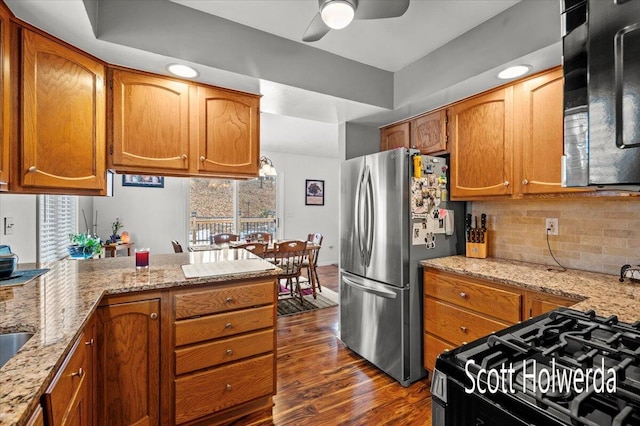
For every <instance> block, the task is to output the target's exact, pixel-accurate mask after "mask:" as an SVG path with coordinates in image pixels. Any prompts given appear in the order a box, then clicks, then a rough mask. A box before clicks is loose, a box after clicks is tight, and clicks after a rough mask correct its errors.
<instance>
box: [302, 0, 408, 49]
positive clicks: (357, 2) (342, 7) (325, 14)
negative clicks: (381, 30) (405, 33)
mask: <svg viewBox="0 0 640 426" xmlns="http://www.w3.org/2000/svg"><path fill="white" fill-rule="evenodd" d="M318 5H319V6H320V11H319V12H318V13H316V16H314V17H313V19H312V20H311V23H310V24H309V26H308V27H307V29H306V31H305V32H304V35H303V36H302V41H306V42H310V41H318V40H320V39H321V38H322V37H324V36H325V34H327V33H328V32H329V31H330V30H331V29H335V30H339V29H341V28H344V27H346V26H347V25H349V24H350V23H351V21H352V20H354V19H382V18H396V17H398V16H402V15H403V14H404V13H405V12H406V11H407V9H408V8H409V0H318Z"/></svg>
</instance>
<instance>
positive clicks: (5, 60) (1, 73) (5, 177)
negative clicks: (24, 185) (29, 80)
mask: <svg viewBox="0 0 640 426" xmlns="http://www.w3.org/2000/svg"><path fill="white" fill-rule="evenodd" d="M10 15H11V13H10V12H9V10H8V9H7V8H6V6H5V5H4V3H1V4H0V191H6V190H7V189H8V184H9V125H10V123H11V121H10V119H9V114H10V111H11V109H10V104H9V100H10V99H11V94H10V84H9V60H10V46H11V45H10V38H11V34H10V21H9V18H10Z"/></svg>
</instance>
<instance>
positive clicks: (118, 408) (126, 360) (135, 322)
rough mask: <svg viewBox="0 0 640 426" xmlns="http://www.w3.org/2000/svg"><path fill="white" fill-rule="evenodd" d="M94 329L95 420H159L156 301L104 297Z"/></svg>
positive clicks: (150, 422) (147, 422)
mask: <svg viewBox="0 0 640 426" xmlns="http://www.w3.org/2000/svg"><path fill="white" fill-rule="evenodd" d="M137 297H138V298H140V297H141V296H137ZM142 297H144V296H142ZM147 297H148V296H147ZM97 328H98V336H99V338H98V342H97V347H98V356H97V360H98V368H99V374H98V383H97V386H96V392H97V397H98V400H97V409H98V413H97V414H98V415H97V423H98V424H117V425H133V424H135V425H150V426H152V425H158V424H160V345H161V338H160V299H159V298H152V299H147V300H135V299H132V300H131V301H121V302H120V303H113V301H110V300H109V299H107V300H106V301H104V302H103V303H102V306H100V307H98V311H97Z"/></svg>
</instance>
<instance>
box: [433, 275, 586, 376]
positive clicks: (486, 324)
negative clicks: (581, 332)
mask: <svg viewBox="0 0 640 426" xmlns="http://www.w3.org/2000/svg"><path fill="white" fill-rule="evenodd" d="M423 274H424V275H423V278H424V348H423V349H424V352H423V356H424V367H425V368H426V369H427V370H431V371H433V369H434V368H435V363H436V358H437V357H438V355H439V354H441V353H442V352H445V351H449V350H452V349H454V348H455V347H457V346H460V345H463V344H466V343H469V342H472V341H473V340H476V339H479V338H481V337H484V336H486V335H488V334H491V333H493V332H496V331H499V330H502V329H504V328H506V327H508V326H510V325H513V324H515V323H517V322H518V321H521V320H524V319H529V318H531V317H534V316H537V315H541V314H543V313H545V312H548V311H551V310H553V309H556V308H558V307H560V306H571V305H573V304H574V303H577V301H576V300H573V299H570V298H567V297H561V296H555V295H551V294H547V293H542V292H537V291H530V290H523V289H521V288H518V287H513V286H509V285H506V284H500V283H495V282H493V281H490V280H485V279H480V278H474V277H470V276H468V275H464V274H457V273H453V272H445V271H441V270H438V269H433V268H428V267H426V268H424V273H423Z"/></svg>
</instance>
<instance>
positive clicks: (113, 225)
mask: <svg viewBox="0 0 640 426" xmlns="http://www.w3.org/2000/svg"><path fill="white" fill-rule="evenodd" d="M123 226H124V225H123V224H122V222H120V218H119V217H116V221H115V222H112V223H111V232H112V234H111V237H109V239H110V240H111V241H113V242H114V243H115V242H117V241H118V240H119V239H120V235H119V234H118V231H119V230H120V229H122V227H123Z"/></svg>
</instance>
